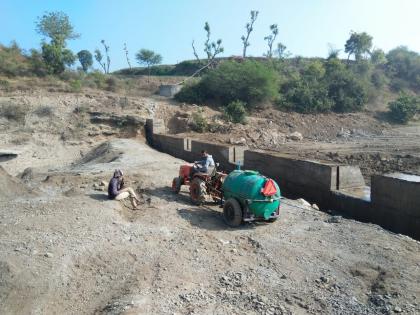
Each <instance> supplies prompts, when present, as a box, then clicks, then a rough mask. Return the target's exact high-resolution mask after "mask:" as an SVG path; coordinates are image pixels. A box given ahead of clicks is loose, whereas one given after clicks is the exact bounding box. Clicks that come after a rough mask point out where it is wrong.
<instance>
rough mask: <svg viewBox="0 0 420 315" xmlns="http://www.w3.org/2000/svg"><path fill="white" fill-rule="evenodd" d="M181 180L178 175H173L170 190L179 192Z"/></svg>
mask: <svg viewBox="0 0 420 315" xmlns="http://www.w3.org/2000/svg"><path fill="white" fill-rule="evenodd" d="M181 185H182V180H181V178H180V177H175V178H174V179H173V180H172V191H173V192H174V193H175V194H179V191H180V190H181Z"/></svg>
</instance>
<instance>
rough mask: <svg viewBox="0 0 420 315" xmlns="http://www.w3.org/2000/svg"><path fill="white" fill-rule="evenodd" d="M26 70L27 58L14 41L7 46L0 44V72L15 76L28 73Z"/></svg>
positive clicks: (27, 66)
mask: <svg viewBox="0 0 420 315" xmlns="http://www.w3.org/2000/svg"><path fill="white" fill-rule="evenodd" d="M28 70H29V63H28V60H27V58H26V57H25V56H24V55H23V54H22V50H21V49H20V47H19V46H18V45H17V44H16V42H12V43H11V45H10V46H9V47H6V46H3V45H0V74H3V75H6V76H8V77H15V76H19V75H25V74H28V72H29V71H28Z"/></svg>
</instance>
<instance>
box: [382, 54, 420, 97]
mask: <svg viewBox="0 0 420 315" xmlns="http://www.w3.org/2000/svg"><path fill="white" fill-rule="evenodd" d="M386 58H387V60H388V62H387V64H386V70H387V74H388V75H389V76H390V77H391V78H392V81H394V82H398V80H401V81H402V83H405V84H404V85H406V86H411V87H413V88H414V89H417V90H418V89H420V54H418V53H417V52H415V51H411V50H409V49H408V48H407V47H405V46H399V47H397V48H394V49H392V50H390V51H389V52H388V54H387V55H386ZM391 84H392V83H391Z"/></svg>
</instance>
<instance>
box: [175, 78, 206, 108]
mask: <svg viewBox="0 0 420 315" xmlns="http://www.w3.org/2000/svg"><path fill="white" fill-rule="evenodd" d="M175 100H177V101H178V102H185V103H189V104H202V103H204V102H205V101H206V93H205V92H204V88H203V85H202V83H201V82H198V83H193V84H186V85H184V86H183V87H182V89H181V91H179V92H178V93H177V94H175Z"/></svg>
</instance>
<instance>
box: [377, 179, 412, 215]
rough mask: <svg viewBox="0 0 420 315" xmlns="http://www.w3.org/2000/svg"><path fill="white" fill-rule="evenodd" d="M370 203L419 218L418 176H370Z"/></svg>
mask: <svg viewBox="0 0 420 315" xmlns="http://www.w3.org/2000/svg"><path fill="white" fill-rule="evenodd" d="M371 199H372V203H373V205H374V206H375V207H377V208H387V209H395V211H398V212H399V213H400V214H407V215H410V216H413V217H419V218H420V176H415V175H408V174H402V173H393V174H387V175H374V176H372V188H371Z"/></svg>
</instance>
